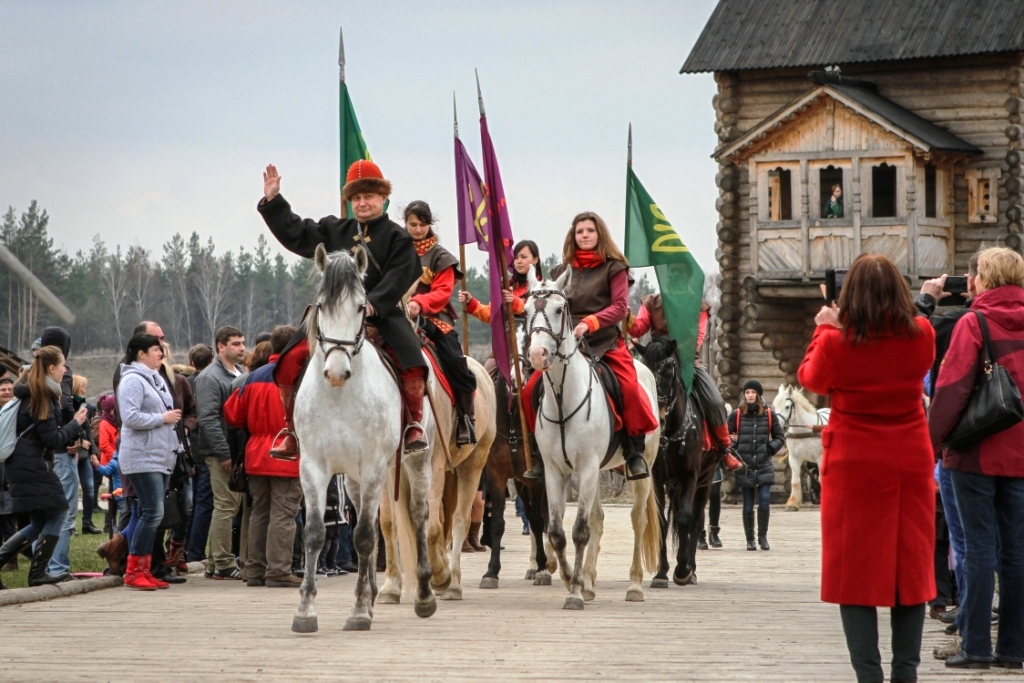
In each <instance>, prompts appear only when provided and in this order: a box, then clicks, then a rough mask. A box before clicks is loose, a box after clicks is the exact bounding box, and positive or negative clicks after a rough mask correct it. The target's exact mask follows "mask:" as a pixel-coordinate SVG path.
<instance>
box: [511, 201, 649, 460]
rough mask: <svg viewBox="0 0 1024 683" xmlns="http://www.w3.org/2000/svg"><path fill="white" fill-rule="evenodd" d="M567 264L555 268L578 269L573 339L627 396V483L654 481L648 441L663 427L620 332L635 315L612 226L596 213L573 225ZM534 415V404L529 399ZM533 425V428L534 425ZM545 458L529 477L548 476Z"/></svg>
mask: <svg viewBox="0 0 1024 683" xmlns="http://www.w3.org/2000/svg"><path fill="white" fill-rule="evenodd" d="M562 259H563V263H562V264H561V265H558V266H555V268H553V269H552V271H551V277H553V278H557V277H558V276H560V275H561V274H562V273H563V272H564V271H565V269H566V268H572V279H571V281H570V284H569V288H568V291H567V292H566V298H567V300H568V303H569V310H570V311H571V312H572V322H573V325H574V329H573V334H574V335H575V336H576V338H577V339H579V338H581V337H582V338H584V339H586V341H587V347H588V348H589V351H590V353H591V354H593V355H594V356H595V357H597V358H601V359H602V360H603V361H604V362H605V364H607V365H608V367H609V368H610V369H611V371H612V372H614V373H615V377H616V379H618V380H619V386H620V388H621V391H622V405H623V409H622V413H623V414H622V422H623V431H624V432H625V434H624V436H625V437H626V438H624V439H623V440H622V450H623V456H624V457H625V459H626V478H627V479H631V480H632V479H643V478H644V477H647V476H650V473H649V472H648V470H647V463H646V462H644V457H643V452H644V440H645V439H644V437H645V436H646V435H647V434H650V433H651V432H653V431H654V430H655V429H657V427H658V420H657V419H656V418H655V416H654V413H653V412H652V411H651V402H650V399H649V398H648V397H647V395H646V394H645V393H644V390H643V388H642V387H641V386H640V383H639V382H638V381H637V377H636V367H635V366H634V365H633V356H631V355H630V353H629V350H628V349H627V348H626V342H625V340H624V339H623V338H622V333H621V332H620V330H619V325H620V323H621V322H622V321H623V320H624V319H625V317H626V314H627V313H628V311H629V308H628V296H629V286H630V285H631V284H632V281H631V280H630V277H629V263H627V261H626V257H625V256H623V254H622V252H621V251H620V250H619V248H618V246H616V244H615V242H614V241H613V240H612V238H611V235H610V234H609V233H608V226H606V225H605V222H604V221H603V220H602V219H601V217H600V216H598V215H597V214H596V213H593V212H591V211H585V212H583V213H581V214H579V215H577V216H576V217H575V218H573V220H572V228H571V229H570V230H569V234H567V235H566V237H565V246H564V247H563V249H562ZM541 374H542V373H539V372H538V373H534V375H533V377H531V378H530V382H528V383H527V385H526V390H525V392H524V399H528V398H529V397H531V396H532V393H533V387H534V385H535V384H536V383H537V380H538V379H539V378H540V376H541ZM524 403H525V404H526V406H527V410H529V406H530V405H532V404H531V402H530V401H528V400H524ZM532 423H533V420H530V421H529V422H528V424H530V426H532ZM540 463H541V459H540V458H535V459H534V469H533V470H531V471H530V472H528V473H526V475H525V476H528V477H530V478H539V476H540V475H541V474H542V472H543V469H542V468H543V465H541V464H540Z"/></svg>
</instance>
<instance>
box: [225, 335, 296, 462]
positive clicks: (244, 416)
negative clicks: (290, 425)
mask: <svg viewBox="0 0 1024 683" xmlns="http://www.w3.org/2000/svg"><path fill="white" fill-rule="evenodd" d="M276 363H277V355H276V354H275V355H273V356H271V357H270V362H269V363H267V364H266V365H264V366H263V367H261V368H258V369H257V370H256V371H255V372H253V373H252V374H250V375H249V377H248V379H246V380H245V384H243V385H242V386H241V387H239V388H238V390H237V391H235V393H233V394H231V397H230V398H229V399H228V400H227V402H226V403H225V404H224V421H225V422H227V424H228V426H229V427H234V428H235V429H245V430H247V431H248V432H249V441H248V443H247V444H246V446H245V472H246V474H252V475H256V476H260V477H290V478H293V479H294V478H297V477H298V476H299V462H298V460H294V461H288V460H278V459H276V458H272V457H270V447H271V445H272V444H273V442H274V437H275V436H277V435H278V433H279V432H280V431H281V430H282V429H284V405H282V403H281V395H280V393H279V392H278V389H277V385H276V384H274V366H275V365H276Z"/></svg>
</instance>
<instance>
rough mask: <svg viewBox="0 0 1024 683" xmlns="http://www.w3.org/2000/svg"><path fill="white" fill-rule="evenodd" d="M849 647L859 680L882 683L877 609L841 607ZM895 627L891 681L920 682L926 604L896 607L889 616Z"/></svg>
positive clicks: (883, 677)
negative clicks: (918, 678) (918, 676)
mask: <svg viewBox="0 0 1024 683" xmlns="http://www.w3.org/2000/svg"><path fill="white" fill-rule="evenodd" d="M839 615H840V617H841V618H842V620H843V632H844V633H845V634H846V647H847V649H848V650H849V651H850V663H851V664H853V670H854V672H855V673H856V674H857V680H858V681H883V680H885V675H884V673H883V672H882V656H881V654H880V653H879V652H878V610H876V609H875V608H874V607H862V606H860V605H840V606H839ZM889 621H890V623H891V625H892V676H891V678H892V680H896V679H897V678H900V679H904V680H917V667H918V665H919V664H920V663H921V635H922V632H923V631H924V605H911V606H909V607H904V606H900V605H897V606H896V607H893V608H892V609H891V611H890V614H889Z"/></svg>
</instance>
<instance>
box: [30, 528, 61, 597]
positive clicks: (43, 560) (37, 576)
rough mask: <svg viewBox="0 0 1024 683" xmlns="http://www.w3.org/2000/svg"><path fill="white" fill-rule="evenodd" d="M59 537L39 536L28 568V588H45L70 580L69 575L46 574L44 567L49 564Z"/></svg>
mask: <svg viewBox="0 0 1024 683" xmlns="http://www.w3.org/2000/svg"><path fill="white" fill-rule="evenodd" d="M59 540H60V536H40V538H39V543H38V544H37V545H36V551H35V553H33V555H32V564H31V566H30V567H29V568H28V585H29V586H46V585H48V584H51V583H64V582H65V581H70V580H71V574H69V573H68V572H63V573H61V574H47V573H46V565H48V564H50V558H51V557H53V551H54V549H55V548H56V547H57V541H59Z"/></svg>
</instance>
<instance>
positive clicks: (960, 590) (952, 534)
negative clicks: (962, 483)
mask: <svg viewBox="0 0 1024 683" xmlns="http://www.w3.org/2000/svg"><path fill="white" fill-rule="evenodd" d="M939 494H940V495H941V496H942V511H943V512H944V513H945V514H946V528H947V529H949V546H950V547H951V548H952V549H953V576H954V578H955V579H956V594H957V596H958V600H959V604H961V605H963V604H964V594H965V593H966V592H967V582H966V581H965V580H964V558H965V557H966V556H967V541H966V540H965V539H964V525H963V524H962V523H961V522H960V510H959V509H958V508H957V506H956V494H954V493H953V474H952V472H951V471H950V470H947V469H946V468H945V467H942V466H941V465H940V466H939ZM964 612H966V610H964V609H961V610H960V611H959V612H957V617H956V626H957V628H958V629H959V628H963V622H962V621H961V620H962V619H963V614H964Z"/></svg>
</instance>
